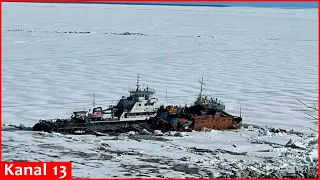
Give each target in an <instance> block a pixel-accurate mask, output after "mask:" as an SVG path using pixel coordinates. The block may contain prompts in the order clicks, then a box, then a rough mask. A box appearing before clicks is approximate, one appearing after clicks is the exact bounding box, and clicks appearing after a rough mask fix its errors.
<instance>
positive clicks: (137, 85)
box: [137, 74, 140, 91]
mask: <svg viewBox="0 0 320 180" xmlns="http://www.w3.org/2000/svg"><path fill="white" fill-rule="evenodd" d="M139 82H140V81H139V74H138V78H137V91H138V90H139V87H140V85H139Z"/></svg>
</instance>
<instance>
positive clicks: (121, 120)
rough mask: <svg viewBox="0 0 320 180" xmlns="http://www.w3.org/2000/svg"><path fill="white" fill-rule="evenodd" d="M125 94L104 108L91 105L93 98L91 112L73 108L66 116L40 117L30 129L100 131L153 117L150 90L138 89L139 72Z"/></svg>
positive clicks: (113, 129)
mask: <svg viewBox="0 0 320 180" xmlns="http://www.w3.org/2000/svg"><path fill="white" fill-rule="evenodd" d="M129 93H130V95H129V96H128V97H126V96H122V98H121V99H120V100H119V101H118V103H117V105H116V106H110V107H109V108H107V109H103V108H102V107H95V102H94V100H93V106H94V107H93V109H92V111H91V110H89V111H85V110H83V111H74V112H73V114H72V116H71V117H70V118H68V119H53V120H40V121H39V122H38V123H37V124H35V125H34V126H33V128H32V130H33V131H45V132H51V131H53V132H60V133H68V134H69V133H72V134H82V133H86V134H87V133H96V132H97V131H98V132H103V131H124V129H128V126H130V125H133V124H140V123H145V122H146V121H148V120H149V119H150V118H151V117H155V115H156V111H157V110H156V108H155V104H156V102H157V101H158V99H156V98H154V97H153V95H154V93H155V91H154V89H151V88H149V87H146V88H144V89H141V88H140V85H139V75H138V79H137V88H136V89H131V90H129Z"/></svg>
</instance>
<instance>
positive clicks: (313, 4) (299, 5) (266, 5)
mask: <svg viewBox="0 0 320 180" xmlns="http://www.w3.org/2000/svg"><path fill="white" fill-rule="evenodd" d="M52 3H56V2H52ZM57 3H64V2H57ZM70 3H71V2H70ZM74 3H78V2H74ZM79 3H81V4H82V2H79ZM83 3H85V4H127V5H164V6H213V7H262V8H272V7H273V8H297V9H301V8H318V3H317V2H172V3H171V2H127V3H126V2H112V3H111V2H83Z"/></svg>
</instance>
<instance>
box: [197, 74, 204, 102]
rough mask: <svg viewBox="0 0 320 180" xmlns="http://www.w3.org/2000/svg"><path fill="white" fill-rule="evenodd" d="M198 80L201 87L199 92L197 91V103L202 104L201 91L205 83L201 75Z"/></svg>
mask: <svg viewBox="0 0 320 180" xmlns="http://www.w3.org/2000/svg"><path fill="white" fill-rule="evenodd" d="M199 82H200V84H201V87H200V93H199V97H198V103H199V104H203V100H202V91H203V90H204V88H203V85H205V84H204V83H203V77H202V78H201V81H199Z"/></svg>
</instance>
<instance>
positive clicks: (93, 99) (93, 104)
mask: <svg viewBox="0 0 320 180" xmlns="http://www.w3.org/2000/svg"><path fill="white" fill-rule="evenodd" d="M90 98H91V100H92V106H93V108H94V107H95V105H96V94H95V93H94V94H93V98H92V97H90Z"/></svg>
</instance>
